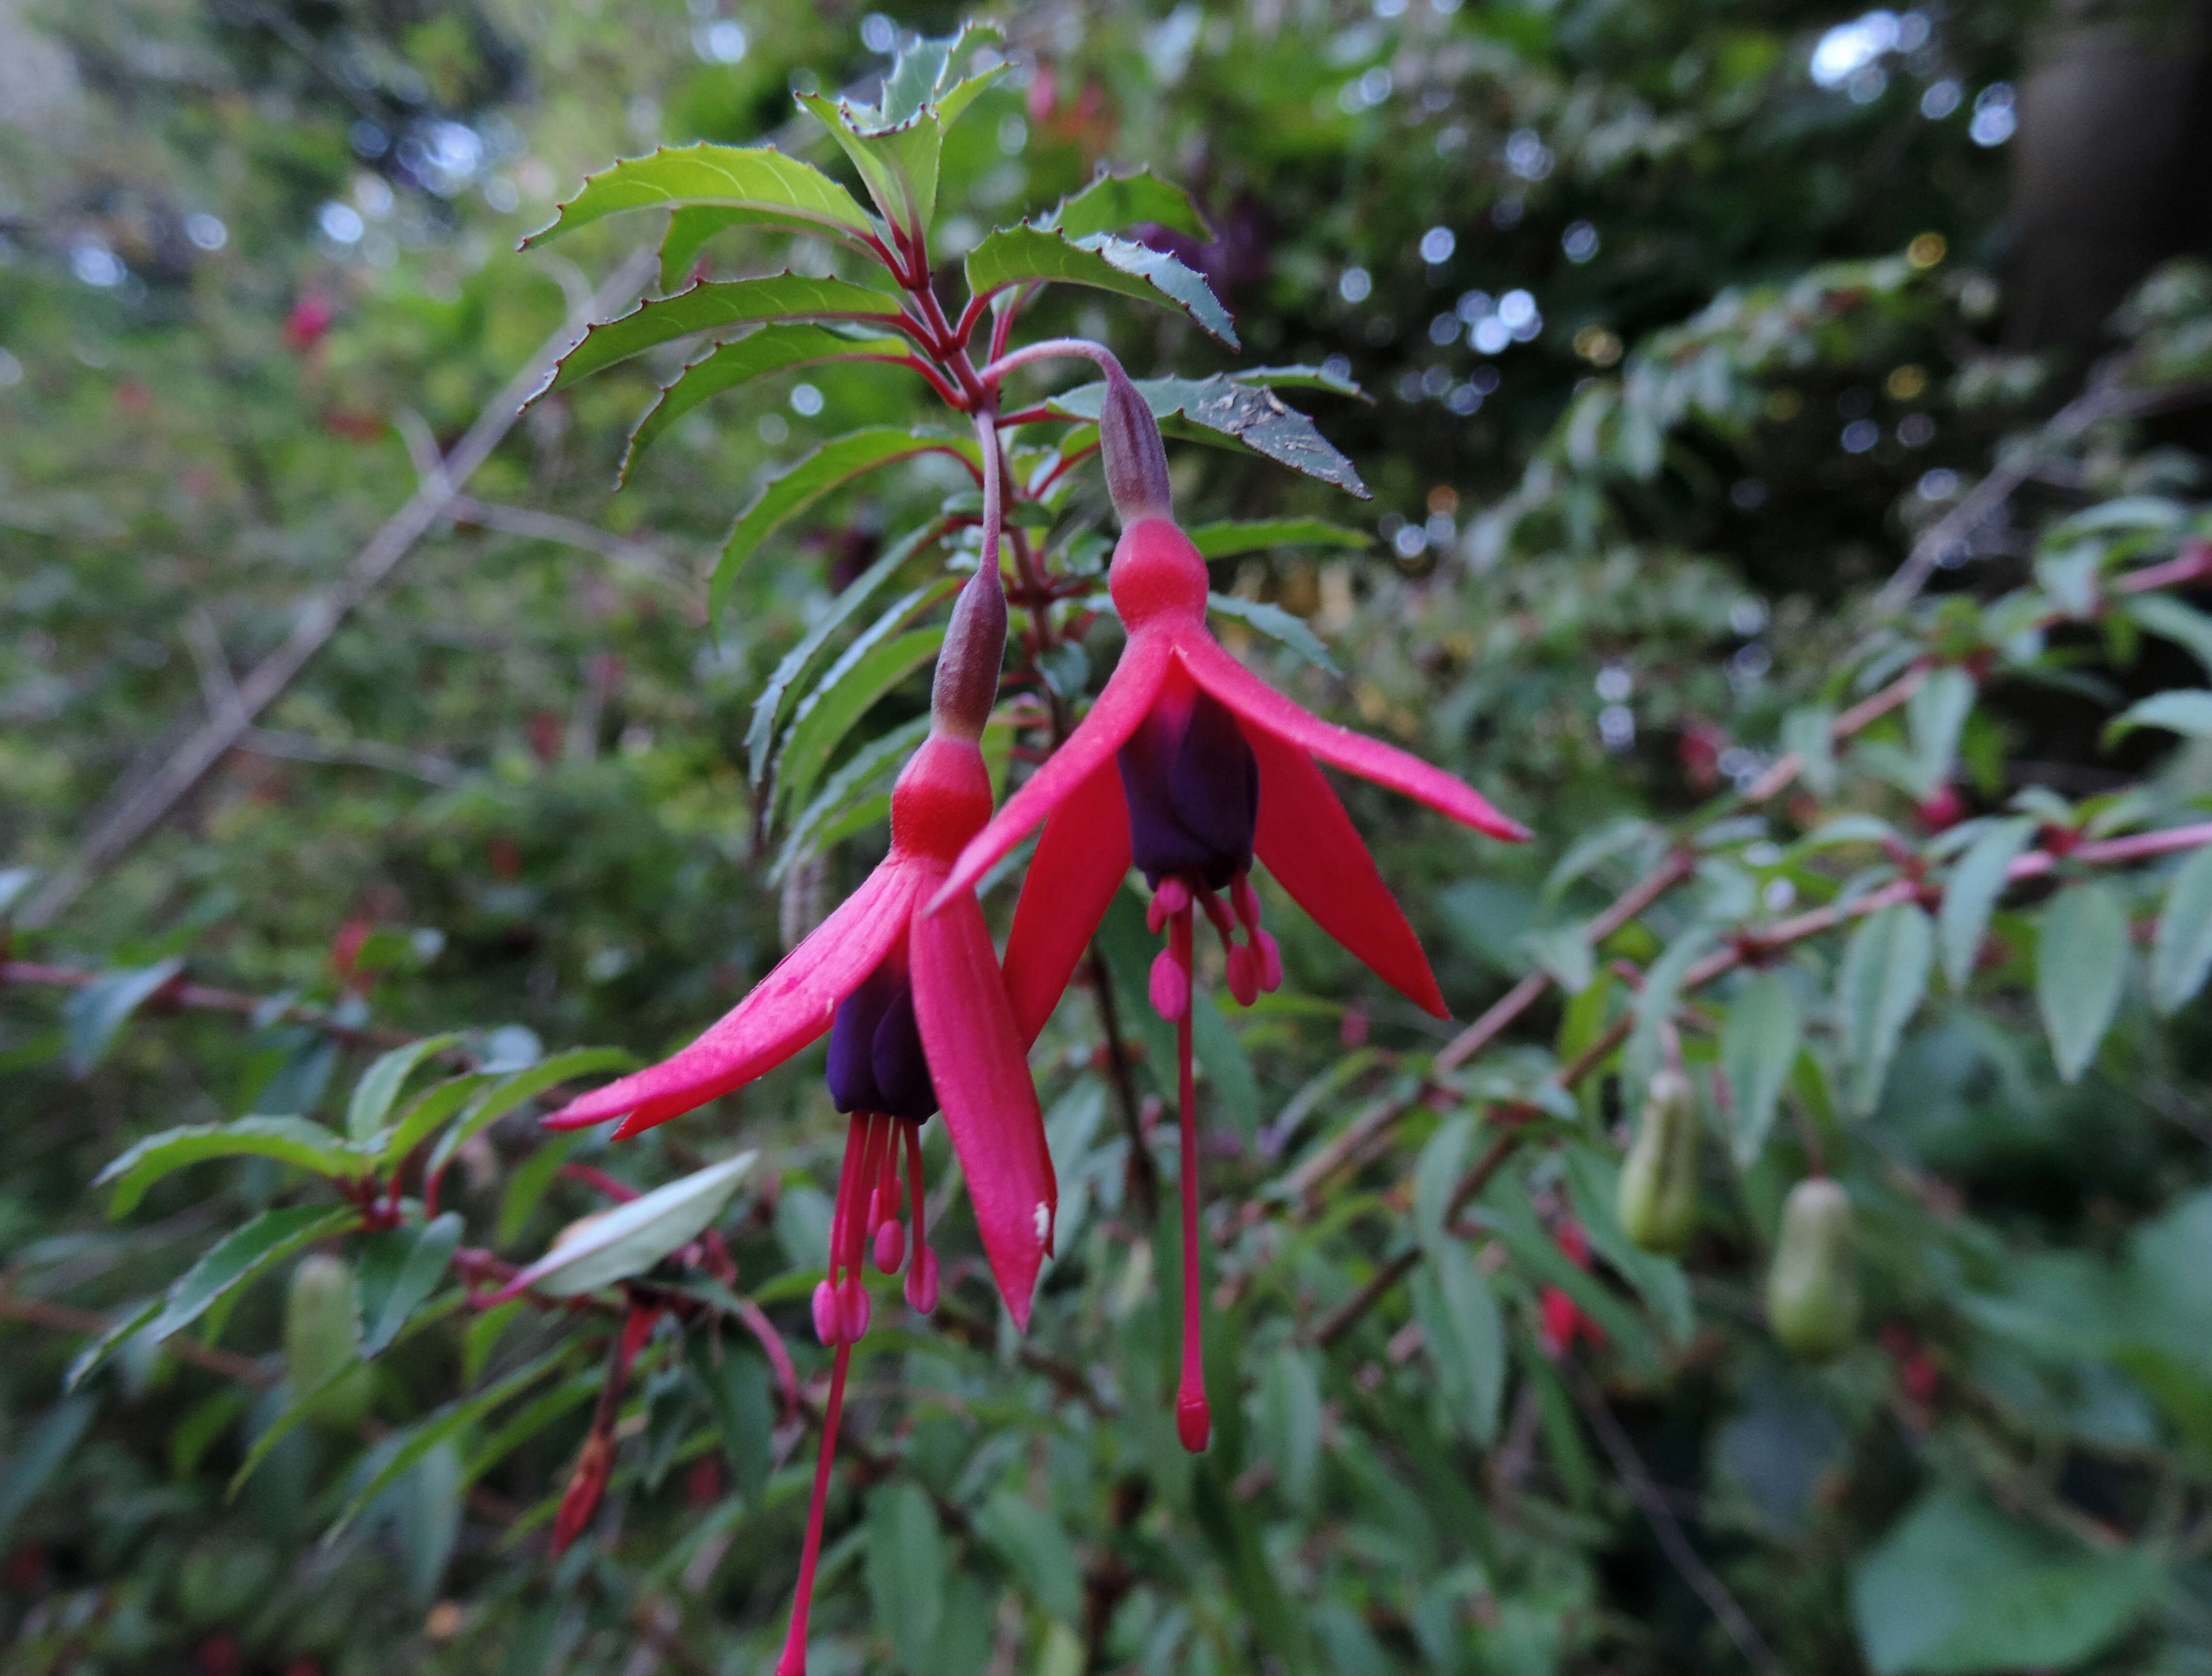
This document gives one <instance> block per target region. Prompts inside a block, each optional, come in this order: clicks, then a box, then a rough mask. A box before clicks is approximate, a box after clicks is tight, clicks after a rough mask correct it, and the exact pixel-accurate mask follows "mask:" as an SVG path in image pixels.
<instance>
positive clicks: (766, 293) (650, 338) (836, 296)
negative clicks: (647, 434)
mask: <svg viewBox="0 0 2212 1676" xmlns="http://www.w3.org/2000/svg"><path fill="white" fill-rule="evenodd" d="M900 318H901V316H900V314H899V311H898V301H897V299H896V298H895V297H893V296H890V293H888V292H886V291H878V290H875V289H872V288H870V287H869V286H866V285H856V284H854V283H853V282H852V281H851V280H849V279H816V278H813V277H810V276H809V275H806V274H803V273H772V274H768V275H765V276H763V277H760V278H758V279H702V280H701V281H699V283H696V285H690V286H687V287H686V288H685V289H683V290H680V291H678V292H677V293H676V295H675V296H668V297H655V298H652V299H649V300H648V301H647V302H641V303H639V304H638V306H637V307H636V308H633V309H631V310H630V311H629V313H628V314H619V315H617V316H616V317H615V318H614V319H613V320H602V321H600V322H599V324H598V325H596V326H592V327H591V328H590V329H589V330H588V331H586V332H585V333H584V335H583V337H582V338H580V339H579V340H578V342H577V344H576V346H575V347H574V349H572V350H569V351H568V353H567V354H566V355H564V356H562V357H561V360H560V363H559V364H558V365H557V366H556V367H555V368H554V369H553V371H552V373H551V374H550V375H549V376H548V377H547V379H546V381H545V382H544V384H542V385H540V386H539V387H538V388H537V389H536V390H535V391H533V392H532V393H531V396H530V399H531V400H532V401H536V400H537V399H538V397H540V396H544V395H548V394H550V393H552V392H554V391H556V390H565V389H567V388H568V387H569V386H570V385H572V384H574V383H575V382H576V381H578V380H580V379H584V378H588V377H590V376H591V375H592V374H593V373H596V372H601V371H604V370H605V369H607V368H609V367H611V366H614V365H616V364H617V363H620V362H623V361H627V360H629V358H630V357H632V356H635V355H642V354H644V353H645V352H646V350H649V349H657V348H658V347H659V345H661V344H672V343H674V342H675V341H676V340H677V339H678V338H691V337H696V336H697V335H698V334H699V333H700V332H720V331H723V330H725V329H727V328H733V327H736V326H754V325H757V324H759V323H760V322H761V321H763V320H858V321H861V322H863V323H866V324H868V325H872V326H893V325H896V323H897V321H898V320H900Z"/></svg>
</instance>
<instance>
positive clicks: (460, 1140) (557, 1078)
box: [423, 1047, 641, 1177]
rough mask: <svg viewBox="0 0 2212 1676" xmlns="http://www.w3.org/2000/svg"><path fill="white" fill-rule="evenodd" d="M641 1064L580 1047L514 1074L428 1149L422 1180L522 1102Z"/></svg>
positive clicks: (615, 1051)
mask: <svg viewBox="0 0 2212 1676" xmlns="http://www.w3.org/2000/svg"><path fill="white" fill-rule="evenodd" d="M640 1063H641V1061H640V1060H639V1058H638V1057H637V1056H636V1055H635V1054H634V1053H630V1052H628V1051H624V1050H623V1049H622V1048H619V1047H579V1048H572V1049H571V1050H569V1051H568V1052H566V1053H556V1054H555V1055H554V1056H553V1057H551V1058H550V1059H541V1060H539V1061H538V1063H536V1064H534V1065H532V1066H531V1067H530V1069H529V1070H520V1071H517V1072H515V1073H514V1074H513V1076H508V1077H507V1078H505V1079H504V1080H502V1081H501V1082H498V1083H497V1084H495V1086H494V1087H492V1088H489V1089H488V1090H486V1091H485V1092H484V1093H483V1094H480V1095H478V1096H477V1099H476V1100H474V1101H472V1102H471V1105H470V1106H469V1108H468V1110H467V1111H465V1112H463V1113H462V1114H461V1118H460V1121H459V1122H458V1123H456V1124H454V1125H453V1127H452V1128H451V1129H449V1130H447V1131H446V1132H445V1133H444V1134H443V1135H442V1136H441V1137H439V1139H438V1144H437V1145H436V1146H435V1147H434V1148H432V1149H431V1151H430V1161H429V1162H428V1164H427V1165H426V1166H424V1170H423V1173H424V1174H425V1176H426V1177H435V1176H438V1175H441V1174H442V1173H444V1171H445V1168H446V1166H447V1164H449V1163H450V1162H452V1161H453V1155H454V1154H455V1153H456V1152H458V1151H459V1150H460V1149H461V1148H462V1147H463V1146H465V1144H467V1143H468V1141H469V1139H470V1137H472V1136H475V1135H478V1134H481V1133H482V1132H483V1131H484V1130H486V1129H488V1128H489V1127H490V1126H491V1125H492V1124H495V1123H496V1122H498V1121H499V1120H500V1118H503V1117H505V1116H506V1115H507V1113H508V1112H512V1111H513V1109H514V1108H515V1107H516V1106H520V1105H521V1104H522V1103H523V1101H525V1100H532V1099H535V1098H536V1097H537V1096H538V1095H539V1094H544V1092H545V1090H546V1089H548V1088H552V1087H554V1086H555V1085H556V1084H557V1083H562V1082H567V1081H568V1079H569V1078H570V1077H572V1076H591V1075H592V1074H593V1073H594V1072H597V1071H603V1070H619V1071H629V1070H636V1069H637V1068H638V1065H639V1064H640Z"/></svg>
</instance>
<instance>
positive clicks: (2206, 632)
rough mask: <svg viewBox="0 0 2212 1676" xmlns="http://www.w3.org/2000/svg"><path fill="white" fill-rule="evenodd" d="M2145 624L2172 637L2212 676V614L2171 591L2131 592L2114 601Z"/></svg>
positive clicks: (2151, 630)
mask: <svg viewBox="0 0 2212 1676" xmlns="http://www.w3.org/2000/svg"><path fill="white" fill-rule="evenodd" d="M2114 603H2115V604H2117V605H2118V606H2119V608H2120V609H2121V610H2122V611H2124V612H2125V613H2127V615H2128V616H2130V617H2131V618H2133V619H2135V621H2136V623H2137V624H2138V625H2141V626H2142V628H2144V629H2146V630H2148V631H2149V632H2151V633H2152V634H2154V635H2156V636H2158V637H2159V638H2160V639H2161V640H2171V641H2172V642H2173V643H2174V644H2175V645H2177V646H2179V647H2180V648H2181V649H2183V650H2185V651H2186V652H2187V653H2188V654H2189V655H2191V657H2193V658H2195V659H2196V660H2197V662H2198V663H2200V664H2202V665H2203V667H2204V672H2205V673H2206V674H2207V675H2208V676H2212V617H2208V616H2206V615H2205V614H2204V613H2203V612H2201V611H2199V610H2197V608H2196V607H2195V606H2189V605H2184V604H2183V603H2182V602H2181V601H2180V600H2177V599H2175V598H2174V597H2173V595H2172V594H2123V595H2122V596H2121V597H2120V598H2119V599H2118V600H2115V601H2114Z"/></svg>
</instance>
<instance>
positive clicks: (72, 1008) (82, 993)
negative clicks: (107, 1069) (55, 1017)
mask: <svg viewBox="0 0 2212 1676" xmlns="http://www.w3.org/2000/svg"><path fill="white" fill-rule="evenodd" d="M184 965H185V963H184V962H183V961H182V960H156V961H155V963H154V964H153V965H152V966H136V967H132V968H131V969H129V970H127V971H122V972H102V973H100V976H99V977H97V978H94V979H93V980H92V982H90V983H89V984H86V985H85V986H84V987H83V988H82V989H81V990H77V991H76V994H74V995H72V996H70V998H69V999H68V1000H67V1001H65V1002H64V1003H62V1039H63V1044H64V1045H63V1058H64V1062H65V1063H67V1064H68V1066H69V1070H70V1076H90V1075H91V1074H92V1068H93V1067H94V1065H96V1064H98V1063H100V1059H101V1058H102V1057H104V1056H105V1055H106V1052H107V1050H108V1047H109V1046H110V1045H112V1043H113V1042H114V1040H115V1038H116V1035H117V1033H118V1032H119V1031H120V1030H121V1029H122V1028H123V1027H124V1026H125V1024H127V1023H128V1022H130V1020H131V1015H132V1014H133V1013H135V1012H137V1010H138V1009H140V1008H141V1007H143V1006H144V1005H145V1004H146V1003H147V1002H148V1001H149V1000H151V999H152V998H153V996H154V995H155V992H156V991H158V990H160V989H161V987H162V985H164V984H167V983H168V982H169V980H170V979H172V978H174V977H175V976H176V975H177V974H178V973H179V972H181V971H183V970H184Z"/></svg>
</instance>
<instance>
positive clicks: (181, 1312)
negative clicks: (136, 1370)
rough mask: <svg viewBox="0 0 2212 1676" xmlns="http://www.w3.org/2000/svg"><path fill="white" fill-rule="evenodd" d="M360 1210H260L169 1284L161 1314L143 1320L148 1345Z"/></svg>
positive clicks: (347, 1224) (347, 1223)
mask: <svg viewBox="0 0 2212 1676" xmlns="http://www.w3.org/2000/svg"><path fill="white" fill-rule="evenodd" d="M360 1221H361V1213H360V1212H359V1211H357V1210H355V1209H354V1208H353V1207H352V1206H351V1205H346V1204H342V1205H338V1206H336V1207H332V1206H331V1205H327V1204H301V1205H293V1206H290V1207H288V1208H287V1209H284V1210H264V1211H263V1212H262V1213H261V1214H260V1215H259V1216H256V1217H255V1218H254V1219H253V1220H252V1222H248V1223H246V1226H245V1227H243V1228H234V1229H232V1230H231V1232H229V1233H228V1234H225V1235H224V1236H223V1237H222V1239H220V1240H216V1243H215V1244H214V1245H213V1246H210V1247H209V1248H208V1250H207V1251H206V1252H204V1253H203V1254H202V1256H201V1258H200V1259H199V1261H198V1262H197V1263H195V1264H193V1265H192V1266H191V1268H189V1269H187V1270H186V1271H185V1272H184V1273H183V1274H182V1275H180V1276H179V1277H178V1278H177V1281H176V1283H175V1284H173V1285H172V1286H171V1287H170V1288H169V1290H168V1294H167V1296H166V1297H164V1298H163V1299H162V1301H161V1313H160V1314H159V1315H156V1316H155V1318H154V1319H153V1320H152V1321H150V1322H149V1323H148V1324H147V1326H146V1328H145V1333H146V1337H147V1341H148V1342H149V1344H160V1343H161V1341H162V1340H163V1339H165V1338H171V1337H173V1335H175V1334H177V1333H179V1332H183V1331H184V1330H185V1328H186V1327H188V1326H191V1324H192V1323H193V1322H194V1321H197V1319H199V1318H200V1317H201V1316H203V1315H204V1314H205V1313H207V1312H208V1310H209V1308H210V1307H212V1306H213V1305H214V1304H215V1302H216V1301H217V1300H218V1299H220V1298H222V1297H224V1296H226V1295H228V1294H229V1293H231V1292H234V1291H235V1290H236V1289H238V1288H240V1287H241V1286H243V1285H245V1284H246V1283H247V1282H249V1281H251V1280H252V1279H253V1278H254V1277H256V1276H257V1275H259V1274H262V1273H264V1271H267V1270H268V1269H270V1267H272V1266H273V1265H276V1264H278V1263H281V1262H283V1260H284V1259H286V1258H287V1257H289V1256H290V1255H291V1254H292V1253H293V1252H296V1251H300V1250H302V1249H304V1248H305V1247H307V1246H311V1245H313V1244H314V1243H315V1241H317V1240H325V1239H328V1238H329V1237H330V1236H331V1235H332V1234H339V1233H342V1232H343V1231H344V1230H345V1229H347V1228H352V1227H354V1226H355V1225H356V1224H357V1223H358V1222H360Z"/></svg>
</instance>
